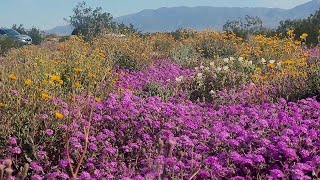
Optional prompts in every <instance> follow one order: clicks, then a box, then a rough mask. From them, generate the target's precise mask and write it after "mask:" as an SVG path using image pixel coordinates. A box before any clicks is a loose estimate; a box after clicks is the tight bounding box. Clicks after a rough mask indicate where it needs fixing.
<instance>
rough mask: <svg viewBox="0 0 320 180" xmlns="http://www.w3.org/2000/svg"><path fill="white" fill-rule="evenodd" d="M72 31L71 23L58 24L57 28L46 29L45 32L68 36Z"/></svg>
mask: <svg viewBox="0 0 320 180" xmlns="http://www.w3.org/2000/svg"><path fill="white" fill-rule="evenodd" d="M72 31H73V27H72V26H70V25H66V26H57V27H55V28H52V29H49V30H46V31H45V33H47V34H56V35H58V36H66V35H70V34H71V33H72Z"/></svg>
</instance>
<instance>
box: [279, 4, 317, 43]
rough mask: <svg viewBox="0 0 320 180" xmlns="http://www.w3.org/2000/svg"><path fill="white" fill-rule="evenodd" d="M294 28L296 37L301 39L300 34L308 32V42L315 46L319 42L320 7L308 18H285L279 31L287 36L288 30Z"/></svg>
mask: <svg viewBox="0 0 320 180" xmlns="http://www.w3.org/2000/svg"><path fill="white" fill-rule="evenodd" d="M290 29H292V30H294V34H295V39H296V40H300V36H301V35H302V34H303V33H307V34H308V37H307V38H306V43H307V45H309V46H315V45H317V44H318V43H319V42H318V34H319V29H320V9H319V10H318V11H316V12H315V13H314V14H311V15H310V16H309V17H308V18H306V19H294V20H289V19H287V20H285V21H281V22H280V26H279V27H278V28H277V33H279V34H281V35H282V37H284V36H286V35H287V34H286V33H287V31H288V30H290Z"/></svg>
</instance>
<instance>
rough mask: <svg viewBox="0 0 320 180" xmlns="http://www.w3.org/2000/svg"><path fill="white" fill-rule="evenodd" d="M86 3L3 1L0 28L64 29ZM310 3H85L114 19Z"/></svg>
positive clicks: (240, 0) (219, 0) (190, 0)
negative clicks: (160, 11) (181, 9)
mask: <svg viewBox="0 0 320 180" xmlns="http://www.w3.org/2000/svg"><path fill="white" fill-rule="evenodd" d="M81 1H83V0H0V27H11V26H12V24H24V25H25V27H27V28H29V27H32V26H35V27H37V28H40V29H43V30H44V29H50V28H53V27H55V26H58V25H65V24H66V22H65V21H64V20H63V18H65V17H68V16H70V15H72V9H73V8H74V7H75V6H76V4H77V3H78V2H81ZM308 1H310V0H86V2H87V4H88V5H90V6H92V7H99V6H101V7H102V8H103V10H104V11H106V12H109V13H111V14H112V15H113V16H114V17H117V16H121V15H126V14H130V13H135V12H139V11H141V10H143V9H157V8H160V7H174V6H216V7H275V8H284V9H289V8H292V7H294V6H296V5H299V4H303V3H306V2H308Z"/></svg>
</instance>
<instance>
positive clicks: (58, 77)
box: [50, 75, 60, 81]
mask: <svg viewBox="0 0 320 180" xmlns="http://www.w3.org/2000/svg"><path fill="white" fill-rule="evenodd" d="M50 79H51V80H52V81H59V80H60V76H57V75H53V76H51V78H50Z"/></svg>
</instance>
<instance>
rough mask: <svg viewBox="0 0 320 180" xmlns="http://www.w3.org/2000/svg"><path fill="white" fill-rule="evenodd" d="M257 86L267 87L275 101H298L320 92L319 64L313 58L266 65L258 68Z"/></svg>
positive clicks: (255, 80) (255, 78)
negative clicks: (278, 99)
mask: <svg viewBox="0 0 320 180" xmlns="http://www.w3.org/2000/svg"><path fill="white" fill-rule="evenodd" d="M257 69H258V71H256V73H255V75H253V77H254V81H253V82H255V83H256V84H258V85H260V86H265V87H267V89H268V90H269V91H268V93H269V94H272V95H271V96H272V97H273V98H274V99H277V98H279V97H282V98H285V99H286V100H288V101H297V100H299V99H302V98H306V97H312V96H314V95H317V94H318V93H319V92H320V86H319V82H320V74H319V70H320V67H319V62H318V61H316V60H314V59H311V58H299V59H291V60H284V61H280V62H276V64H275V63H274V62H271V63H270V62H269V63H266V64H265V65H264V66H262V68H257Z"/></svg>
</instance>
